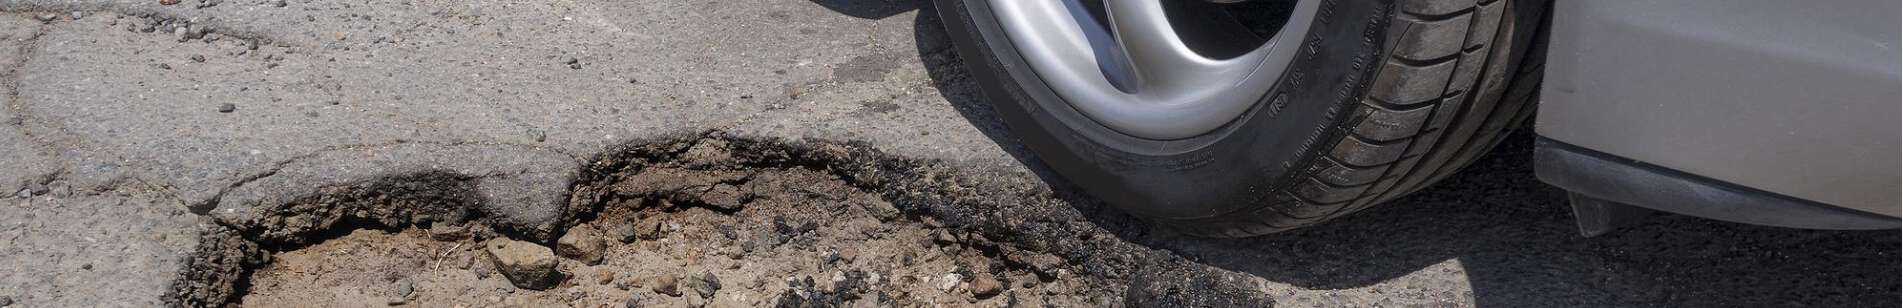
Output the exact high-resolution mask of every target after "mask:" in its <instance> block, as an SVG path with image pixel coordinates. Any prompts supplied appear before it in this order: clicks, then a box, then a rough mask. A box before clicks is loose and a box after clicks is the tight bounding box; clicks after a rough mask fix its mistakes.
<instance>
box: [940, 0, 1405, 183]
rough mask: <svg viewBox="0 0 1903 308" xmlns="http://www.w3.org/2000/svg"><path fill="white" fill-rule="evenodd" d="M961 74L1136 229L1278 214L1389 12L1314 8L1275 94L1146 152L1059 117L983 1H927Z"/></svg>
mask: <svg viewBox="0 0 1903 308" xmlns="http://www.w3.org/2000/svg"><path fill="white" fill-rule="evenodd" d="M937 4H938V6H939V12H940V13H941V14H944V15H945V16H942V17H943V18H941V19H943V20H945V21H946V22H947V32H949V34H950V35H951V37H952V39H953V40H954V41H955V43H956V44H955V45H957V46H958V49H959V53H960V55H962V56H963V57H964V59H965V61H966V62H967V67H969V68H970V69H971V70H972V73H973V74H974V75H975V76H978V77H979V78H975V79H976V80H977V81H978V82H979V85H980V86H981V87H982V88H984V91H985V92H986V93H987V94H988V97H989V98H990V99H991V100H992V104H991V105H992V106H993V108H995V109H998V111H999V112H998V114H999V115H1000V116H1002V117H1003V118H1004V122H1006V124H1007V125H1009V126H1010V127H1011V128H1012V130H1013V131H1014V133H1015V134H1016V135H1017V136H1018V138H1019V139H1020V141H1021V142H1023V143H1024V144H1025V146H1026V147H1028V148H1030V149H1031V150H1032V151H1034V152H1035V153H1036V154H1037V155H1038V156H1039V158H1040V159H1041V160H1043V161H1044V162H1045V163H1046V164H1048V165H1050V166H1051V167H1052V168H1053V169H1056V170H1057V171H1058V172H1060V173H1061V174H1064V175H1065V176H1066V177H1067V178H1068V179H1069V180H1071V181H1072V182H1074V183H1075V184H1077V185H1078V186H1079V187H1081V188H1083V189H1084V190H1086V191H1087V192H1089V193H1091V194H1093V195H1096V196H1099V197H1100V198H1103V199H1105V200H1107V201H1109V202H1110V203H1112V204H1114V205H1116V206H1118V207H1120V208H1122V209H1124V210H1126V211H1128V212H1130V213H1132V214H1134V215H1136V216H1139V217H1143V218H1146V219H1153V220H1155V219H1162V220H1192V219H1202V218H1209V217H1216V216H1221V215H1226V214H1231V213H1235V212H1237V211H1242V210H1249V209H1251V208H1254V207H1259V206H1261V205H1264V204H1269V205H1273V204H1287V203H1290V201H1291V200H1286V199H1287V198H1291V197H1289V196H1288V195H1287V194H1286V193H1284V192H1283V191H1284V190H1285V189H1286V187H1287V186H1288V184H1289V183H1288V182H1291V181H1292V180H1293V179H1294V178H1295V177H1296V176H1299V175H1301V174H1302V173H1305V172H1304V171H1306V170H1304V169H1306V168H1307V166H1309V165H1310V162H1311V161H1312V160H1314V159H1316V158H1317V157H1319V156H1320V155H1321V154H1323V153H1318V152H1321V151H1324V150H1325V149H1328V148H1330V147H1329V146H1328V145H1331V144H1332V142H1334V140H1337V139H1339V138H1340V135H1341V134H1343V133H1344V132H1345V131H1346V128H1345V127H1344V126H1343V124H1341V123H1340V122H1342V118H1343V117H1344V115H1343V114H1344V113H1345V112H1346V111H1348V110H1352V108H1353V106H1355V104H1356V103H1357V101H1358V100H1359V98H1360V97H1362V96H1363V95H1364V94H1365V92H1366V88H1367V83H1368V81H1369V80H1371V79H1372V77H1373V74H1374V67H1377V66H1378V65H1376V64H1377V59H1379V58H1380V55H1379V51H1380V50H1381V47H1382V44H1383V41H1384V40H1385V36H1386V33H1385V31H1383V30H1385V29H1386V27H1387V22H1388V21H1389V20H1390V18H1391V17H1392V16H1391V12H1392V8H1393V5H1392V3H1391V2H1390V1H1361V0H1324V2H1323V3H1321V7H1320V8H1319V10H1318V12H1317V13H1316V14H1317V16H1316V18H1315V22H1316V24H1315V25H1314V26H1311V27H1310V30H1309V33H1307V34H1306V36H1305V39H1304V40H1303V41H1302V45H1301V48H1302V50H1301V51H1300V53H1299V54H1298V55H1297V56H1296V58H1295V59H1294V60H1293V62H1292V63H1290V65H1289V68H1290V69H1289V70H1287V71H1285V72H1283V76H1282V78H1281V79H1280V81H1279V84H1278V85H1277V86H1276V87H1275V88H1274V89H1272V90H1270V91H1269V92H1268V93H1266V94H1265V95H1263V96H1262V98H1261V99H1260V100H1259V101H1258V102H1257V103H1256V104H1254V105H1253V106H1252V107H1251V108H1250V109H1249V110H1247V111H1245V112H1244V114H1243V115H1241V116H1239V117H1238V118H1237V119H1236V120H1234V121H1231V122H1230V123H1228V124H1226V125H1224V126H1222V127H1221V128H1218V129H1217V130H1215V131H1213V132H1211V133H1208V134H1205V135H1203V136H1198V137H1192V138H1189V139H1184V140H1168V141H1162V140H1145V139H1141V138H1136V137H1133V136H1129V135H1124V134H1121V133H1117V132H1116V131H1114V130H1111V129H1109V128H1108V127H1105V126H1103V125H1101V124H1098V123H1096V122H1094V121H1092V120H1090V119H1089V118H1087V117H1085V116H1084V115H1083V114H1082V113H1080V112H1078V111H1077V110H1075V109H1073V108H1071V107H1070V104H1069V103H1067V102H1065V101H1064V100H1062V99H1061V98H1060V97H1059V96H1058V95H1057V94H1056V93H1055V92H1054V91H1053V90H1052V89H1050V88H1049V87H1048V86H1047V85H1046V84H1045V83H1044V81H1043V80H1042V79H1040V78H1038V76H1037V75H1036V74H1035V73H1034V72H1032V71H1031V69H1030V66H1029V65H1028V64H1027V63H1025V60H1024V59H1023V58H1022V57H1021V56H1020V55H1018V53H1017V52H1016V50H1015V48H1014V47H1012V46H1011V44H1010V41H1009V40H1008V39H1005V36H1004V32H1003V30H1002V28H1001V27H1000V25H998V24H997V23H996V19H995V18H992V17H991V16H990V15H989V14H990V11H989V10H988V9H986V8H985V7H984V0H938V1H937Z"/></svg>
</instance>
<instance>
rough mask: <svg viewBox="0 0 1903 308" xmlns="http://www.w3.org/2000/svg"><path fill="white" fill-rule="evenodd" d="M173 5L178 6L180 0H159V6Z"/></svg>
mask: <svg viewBox="0 0 1903 308" xmlns="http://www.w3.org/2000/svg"><path fill="white" fill-rule="evenodd" d="M173 4H178V0H159V5H173Z"/></svg>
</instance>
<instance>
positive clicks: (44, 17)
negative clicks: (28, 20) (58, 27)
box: [33, 13, 59, 22]
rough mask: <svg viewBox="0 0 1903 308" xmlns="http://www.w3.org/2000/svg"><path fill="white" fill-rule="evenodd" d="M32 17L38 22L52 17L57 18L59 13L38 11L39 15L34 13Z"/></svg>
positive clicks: (49, 19)
mask: <svg viewBox="0 0 1903 308" xmlns="http://www.w3.org/2000/svg"><path fill="white" fill-rule="evenodd" d="M33 18H36V19H39V20H40V22H51V21H53V20H54V19H59V14H53V13H40V14H39V15H34V16H33Z"/></svg>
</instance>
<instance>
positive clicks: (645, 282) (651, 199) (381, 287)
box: [242, 163, 1122, 307]
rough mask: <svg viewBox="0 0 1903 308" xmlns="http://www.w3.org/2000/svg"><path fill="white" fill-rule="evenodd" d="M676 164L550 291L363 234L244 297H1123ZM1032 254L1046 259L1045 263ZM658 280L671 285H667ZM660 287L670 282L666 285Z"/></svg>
mask: <svg viewBox="0 0 1903 308" xmlns="http://www.w3.org/2000/svg"><path fill="white" fill-rule="evenodd" d="M683 165H686V166H666V167H659V166H657V167H650V168H647V169H645V170H641V171H639V172H638V173H635V174H632V175H631V176H628V177H625V178H621V179H620V180H619V181H617V182H616V183H615V184H614V185H612V186H611V188H610V190H611V191H613V192H614V194H615V195H616V196H645V197H647V198H635V199H621V200H617V201H616V202H612V203H610V204H607V205H606V208H605V209H603V211H604V212H603V213H602V214H601V215H599V216H598V217H599V218H597V219H594V220H592V221H590V222H587V223H585V224H584V225H583V226H579V227H575V228H571V229H570V230H569V232H570V233H571V234H570V235H568V236H566V237H565V239H571V240H573V239H580V240H579V241H597V242H608V243H614V244H610V245H607V247H605V248H604V250H605V251H603V252H602V253H601V255H602V257H601V261H599V262H600V264H598V265H588V264H587V262H585V261H583V260H586V259H587V258H581V259H583V260H577V258H573V257H572V256H571V257H569V258H564V259H563V260H561V262H560V267H559V268H560V271H561V272H562V273H563V274H564V276H567V279H565V280H563V281H562V282H561V283H560V285H558V286H556V287H555V288H552V289H549V290H528V289H518V288H516V287H514V286H512V285H511V284H510V282H509V281H508V280H507V278H506V277H504V276H502V275H496V274H494V273H495V272H496V270H495V269H494V268H493V265H492V264H490V262H488V261H487V260H486V258H485V257H484V256H483V255H482V254H484V253H485V252H484V251H483V250H482V247H483V245H482V243H479V242H478V241H477V240H475V239H468V240H461V241H438V240H432V239H430V233H429V232H425V231H423V230H415V229H411V230H405V231H401V232H397V233H387V232H384V231H376V230H358V231H356V232H353V233H351V234H350V235H347V236H344V237H342V238H338V239H333V240H329V241H325V242H323V243H321V244H317V245H313V246H310V247H306V248H303V249H299V250H295V251H290V252H286V253H281V254H278V255H277V256H276V257H277V258H276V262H273V263H272V264H271V265H270V266H268V267H265V268H262V269H260V270H258V271H257V272H256V273H255V274H253V275H252V283H253V285H252V287H251V290H250V291H251V293H250V294H247V295H245V296H244V298H243V300H242V303H243V304H246V305H261V306H294V305H297V304H299V303H319V302H326V303H345V304H362V305H384V304H387V303H389V302H392V301H396V302H407V301H415V302H419V303H430V304H431V305H443V306H453V305H464V306H472V307H473V306H490V305H496V304H504V305H512V306H513V305H519V306H531V307H551V306H563V305H567V306H576V307H599V306H604V305H609V306H612V305H622V304H624V303H628V302H633V303H636V304H639V305H662V306H668V307H672V306H681V305H687V306H701V305H713V306H716V307H755V306H769V305H771V306H785V305H794V306H798V305H800V304H804V303H823V304H828V305H837V304H844V303H860V302H865V303H877V304H881V305H901V306H916V305H934V304H968V303H982V304H984V305H993V306H995V305H1004V304H1006V303H1008V302H1012V301H1016V302H1018V303H1020V304H1031V305H1042V304H1046V303H1048V304H1054V305H1059V306H1083V305H1091V300H1093V299H1094V300H1108V299H1112V298H1113V297H1112V296H1115V295H1118V294H1119V293H1121V291H1122V290H1121V289H1120V288H1115V286H1120V284H1118V283H1115V282H1110V281H1105V279H1103V278H1099V277H1091V276H1076V275H1073V274H1071V273H1070V272H1069V271H1068V270H1065V269H1062V268H1061V266H1059V265H1061V261H1056V260H1058V259H1057V257H1056V256H1051V255H1048V254H1036V253H1024V254H1020V255H1015V256H1013V257H1015V258H1013V259H1014V260H1020V262H1008V261H1007V258H1005V257H1004V256H1001V255H1000V254H999V251H998V249H997V247H996V246H995V244H993V243H989V242H985V241H982V240H977V241H974V239H976V238H975V236H973V235H967V236H965V237H962V238H961V237H959V236H956V235H953V234H952V233H950V232H948V231H945V230H943V229H939V228H933V227H931V226H928V225H926V224H924V223H921V222H916V221H911V220H906V219H904V217H901V214H900V212H899V210H898V209H897V208H894V207H893V206H892V204H891V203H888V202H886V201H885V200H883V199H881V198H879V197H878V196H876V195H873V194H870V193H867V192H865V191H861V190H859V189H856V188H853V187H851V186H850V185H847V184H846V183H845V182H843V181H841V180H840V179H838V178H837V177H835V176H832V175H829V174H825V173H821V172H817V171H812V170H806V169H799V168H791V169H787V168H781V169H762V170H719V169H716V170H696V169H690V168H691V166H692V165H694V164H693V163H687V164H683ZM682 167H690V168H682ZM716 204H717V205H716ZM642 228H647V229H642ZM601 230H607V231H601ZM445 233H449V232H439V233H438V234H445ZM439 237H441V238H455V237H459V236H453V235H441V236H439ZM644 237H645V238H644ZM623 239H627V240H631V242H630V243H625V244H623V243H622V242H621V241H622V240H623ZM590 255H592V253H590ZM1029 260H1046V261H1044V262H1048V263H1045V264H1042V265H1044V266H1046V267H1047V268H1037V267H1033V266H1031V264H1030V263H1031V262H1030V261H1029ZM1039 270H1043V271H1045V272H1046V274H1047V275H1046V276H1045V277H1048V278H1040V277H1039V276H1038V272H1039ZM706 274H711V275H712V276H714V277H716V278H715V279H714V280H716V281H718V284H719V285H720V287H719V289H718V290H715V291H713V292H712V293H711V295H712V298H701V296H702V294H698V293H697V292H695V291H694V290H690V289H692V288H690V287H689V286H688V285H690V283H687V281H693V280H704V277H705V276H703V275H706ZM663 280H675V281H676V282H674V283H672V284H673V285H674V287H665V286H661V285H662V284H664V283H662V282H661V281H663ZM402 284H411V288H412V290H414V291H413V293H411V294H408V295H407V296H405V295H404V294H401V293H402V290H403V287H401V285H402ZM663 289H671V290H676V291H657V290H663ZM667 293H672V294H667Z"/></svg>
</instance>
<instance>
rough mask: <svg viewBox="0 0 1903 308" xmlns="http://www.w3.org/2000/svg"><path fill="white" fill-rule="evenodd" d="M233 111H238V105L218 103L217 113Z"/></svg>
mask: <svg viewBox="0 0 1903 308" xmlns="http://www.w3.org/2000/svg"><path fill="white" fill-rule="evenodd" d="M233 111H238V105H234V104H232V103H223V104H218V112H219V113H231V112H233Z"/></svg>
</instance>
